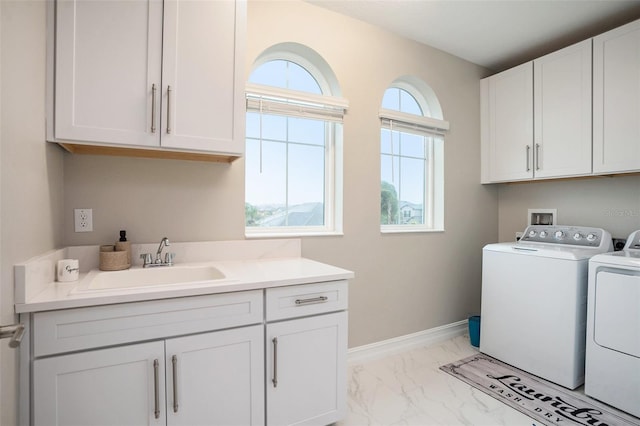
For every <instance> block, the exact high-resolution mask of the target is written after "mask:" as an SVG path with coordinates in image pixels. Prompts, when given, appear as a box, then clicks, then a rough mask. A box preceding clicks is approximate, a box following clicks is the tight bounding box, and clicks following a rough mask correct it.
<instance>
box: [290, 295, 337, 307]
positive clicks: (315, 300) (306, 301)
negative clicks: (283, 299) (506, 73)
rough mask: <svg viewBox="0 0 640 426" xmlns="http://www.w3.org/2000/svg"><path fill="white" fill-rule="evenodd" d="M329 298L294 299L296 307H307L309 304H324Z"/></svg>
mask: <svg viewBox="0 0 640 426" xmlns="http://www.w3.org/2000/svg"><path fill="white" fill-rule="evenodd" d="M327 300H329V298H328V297H327V296H319V297H311V298H309V299H296V305H307V304H310V303H324V302H326V301H327Z"/></svg>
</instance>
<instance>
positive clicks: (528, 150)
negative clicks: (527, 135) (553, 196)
mask: <svg viewBox="0 0 640 426" xmlns="http://www.w3.org/2000/svg"><path fill="white" fill-rule="evenodd" d="M530 152H531V147H530V146H529V145H527V171H528V172H529V171H531V167H529V157H530Z"/></svg>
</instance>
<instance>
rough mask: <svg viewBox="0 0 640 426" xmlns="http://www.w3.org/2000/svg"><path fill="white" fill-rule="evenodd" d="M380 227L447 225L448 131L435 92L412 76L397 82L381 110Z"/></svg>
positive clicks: (385, 229) (398, 229) (438, 227)
mask: <svg viewBox="0 0 640 426" xmlns="http://www.w3.org/2000/svg"><path fill="white" fill-rule="evenodd" d="M380 120H381V130H380V176H381V183H380V227H381V230H382V231H383V232H410V231H441V230H443V229H444V194H443V189H444V146H443V142H444V137H443V135H444V132H445V131H446V130H447V129H448V128H449V123H448V122H446V121H444V120H443V119H442V110H441V108H440V104H439V103H438V101H437V97H436V96H435V93H433V91H432V90H431V89H430V88H429V87H428V86H427V85H426V84H425V83H423V82H421V81H420V80H418V79H415V78H412V77H405V78H402V79H399V80H396V81H395V82H394V83H393V84H392V85H391V86H390V87H389V88H388V89H387V90H386V91H385V93H384V96H383V98H382V106H381V109H380Z"/></svg>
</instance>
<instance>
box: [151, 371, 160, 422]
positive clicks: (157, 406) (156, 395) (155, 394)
mask: <svg viewBox="0 0 640 426" xmlns="http://www.w3.org/2000/svg"><path fill="white" fill-rule="evenodd" d="M159 367H160V363H159V362H158V360H157V359H154V360H153V401H154V410H153V414H154V415H155V416H156V419H159V418H160V389H159V388H158V387H159V383H158V382H159V376H158V369H159Z"/></svg>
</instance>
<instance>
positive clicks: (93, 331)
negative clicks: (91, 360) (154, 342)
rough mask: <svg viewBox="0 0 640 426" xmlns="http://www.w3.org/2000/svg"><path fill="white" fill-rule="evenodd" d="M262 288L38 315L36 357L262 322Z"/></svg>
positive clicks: (34, 318)
mask: <svg viewBox="0 0 640 426" xmlns="http://www.w3.org/2000/svg"><path fill="white" fill-rule="evenodd" d="M262 318H263V303H262V290H254V291H246V292H238V293H226V294H215V295H207V296H194V297H185V298H180V299H166V300H154V301H149V302H140V303H122V304H117V305H107V306H95V307H88V308H78V309H67V310H60V311H51V312H40V313H36V314H34V316H33V335H34V339H33V341H34V347H33V353H34V356H35V357H39V356H43V355H51V354H55V353H61V352H70V351H76V350H82V349H89V348H97V347H101V346H111V345H118V344H122V343H129V342H139V341H143V340H148V339H158V338H166V337H171V336H178V335H184V334H190V333H201V332H205V331H213V330H219V329H223V328H231V327H238V326H242V325H248V324H258V323H261V322H262Z"/></svg>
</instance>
